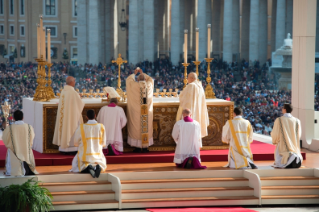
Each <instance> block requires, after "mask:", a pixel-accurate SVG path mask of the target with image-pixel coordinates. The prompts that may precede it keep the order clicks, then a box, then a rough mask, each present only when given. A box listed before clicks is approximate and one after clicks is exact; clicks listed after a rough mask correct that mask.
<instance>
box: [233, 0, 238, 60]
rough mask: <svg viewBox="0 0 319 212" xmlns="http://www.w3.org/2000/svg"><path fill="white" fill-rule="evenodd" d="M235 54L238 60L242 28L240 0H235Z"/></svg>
mask: <svg viewBox="0 0 319 212" xmlns="http://www.w3.org/2000/svg"><path fill="white" fill-rule="evenodd" d="M232 17H233V24H232V25H233V47H232V49H233V54H236V55H237V56H236V60H238V59H239V41H240V30H239V24H240V23H239V0H233V14H232Z"/></svg>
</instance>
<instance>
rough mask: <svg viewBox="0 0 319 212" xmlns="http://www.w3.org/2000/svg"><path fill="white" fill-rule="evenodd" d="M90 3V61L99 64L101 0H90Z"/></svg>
mask: <svg viewBox="0 0 319 212" xmlns="http://www.w3.org/2000/svg"><path fill="white" fill-rule="evenodd" d="M88 5H89V7H88V25H87V26H88V27H87V28H88V41H89V43H88V45H89V46H88V49H89V50H88V62H89V63H92V64H93V65H97V64H98V63H99V62H100V61H99V46H100V39H99V38H100V32H99V0H90V1H88ZM82 45H83V44H82Z"/></svg>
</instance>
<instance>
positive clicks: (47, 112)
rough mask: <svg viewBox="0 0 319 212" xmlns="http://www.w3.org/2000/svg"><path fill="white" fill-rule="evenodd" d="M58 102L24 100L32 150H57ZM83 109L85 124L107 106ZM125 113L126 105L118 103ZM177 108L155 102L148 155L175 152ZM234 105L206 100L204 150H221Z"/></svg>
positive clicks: (90, 103) (174, 103)
mask: <svg viewBox="0 0 319 212" xmlns="http://www.w3.org/2000/svg"><path fill="white" fill-rule="evenodd" d="M58 101H59V100H58V99H53V100H51V101H50V102H33V101H32V99H30V98H25V99H23V108H24V111H25V112H24V113H25V118H24V120H25V122H26V123H28V124H31V125H32V126H33V127H34V129H35V134H36V137H35V140H34V144H33V149H34V150H36V151H38V152H41V153H56V152H58V146H56V145H53V144H52V140H53V134H54V128H55V120H56V116H57V109H58ZM83 101H84V103H85V106H84V110H83V111H82V117H83V120H84V122H86V121H87V120H86V112H87V110H89V109H93V110H94V111H95V112H96V114H98V112H99V110H100V109H101V107H103V106H105V105H107V103H101V99H94V98H92V99H83ZM119 106H121V107H123V109H124V111H125V112H126V103H119ZM178 107H179V100H178V98H173V97H171V98H154V107H153V110H154V114H153V116H154V118H153V137H154V145H153V146H151V147H150V150H151V151H168V150H174V149H175V142H174V140H173V138H172V136H171V133H172V130H173V126H174V124H175V120H176V113H177V110H178ZM233 107H234V104H233V102H229V101H225V100H219V99H207V109H208V113H209V120H210V125H209V127H208V133H209V135H208V136H207V137H205V138H203V148H204V149H224V148H227V146H226V147H225V146H223V143H222V141H221V134H222V128H223V126H224V124H225V122H226V121H227V120H229V119H232V117H233V112H232V111H233ZM123 139H124V151H131V150H132V149H133V148H131V147H130V146H129V145H128V144H127V129H126V127H124V128H123Z"/></svg>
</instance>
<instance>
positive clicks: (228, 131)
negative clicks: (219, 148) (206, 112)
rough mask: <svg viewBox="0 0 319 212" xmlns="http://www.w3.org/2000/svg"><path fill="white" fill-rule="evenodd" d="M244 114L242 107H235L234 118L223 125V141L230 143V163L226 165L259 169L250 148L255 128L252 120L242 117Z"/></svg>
mask: <svg viewBox="0 0 319 212" xmlns="http://www.w3.org/2000/svg"><path fill="white" fill-rule="evenodd" d="M242 114H243V111H242V109H241V108H235V109H234V119H233V120H228V121H227V122H226V124H225V126H224V127H223V133H222V141H223V143H226V144H229V152H228V164H227V165H226V166H225V167H229V168H236V169H240V168H252V169H257V166H256V165H255V164H254V161H253V155H252V153H251V149H250V144H251V143H252V142H253V129H252V127H251V124H250V122H249V121H248V120H246V119H243V118H242Z"/></svg>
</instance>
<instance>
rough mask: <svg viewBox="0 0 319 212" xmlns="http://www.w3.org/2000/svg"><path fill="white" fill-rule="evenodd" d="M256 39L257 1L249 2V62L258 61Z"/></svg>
mask: <svg viewBox="0 0 319 212" xmlns="http://www.w3.org/2000/svg"><path fill="white" fill-rule="evenodd" d="M258 38H259V0H251V1H250V23H249V60H250V61H251V62H253V61H255V60H258V58H259V57H258V53H259V50H258V44H259V43H258Z"/></svg>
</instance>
